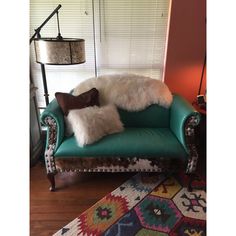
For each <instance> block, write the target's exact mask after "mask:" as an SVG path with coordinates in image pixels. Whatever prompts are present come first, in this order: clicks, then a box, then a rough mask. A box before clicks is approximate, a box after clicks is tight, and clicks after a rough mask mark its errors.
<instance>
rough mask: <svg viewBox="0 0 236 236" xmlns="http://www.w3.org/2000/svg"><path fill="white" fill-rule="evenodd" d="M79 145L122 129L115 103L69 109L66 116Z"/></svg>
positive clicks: (90, 142) (92, 141)
mask: <svg viewBox="0 0 236 236" xmlns="http://www.w3.org/2000/svg"><path fill="white" fill-rule="evenodd" d="M67 118H68V122H69V123H70V125H71V127H72V130H73V131H74V134H75V138H76V141H77V143H78V145H79V146H80V147H83V146H85V145H87V144H92V143H94V142H96V141H98V140H99V139H101V138H102V137H104V136H106V135H108V134H113V133H118V132H121V131H123V130H124V128H123V124H122V122H121V121H120V117H119V114H118V111H117V109H116V107H115V105H112V104H110V105H106V106H103V107H97V106H93V107H86V108H83V109H75V110H70V111H69V114H68V116H67Z"/></svg>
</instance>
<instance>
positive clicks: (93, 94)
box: [55, 88, 99, 116]
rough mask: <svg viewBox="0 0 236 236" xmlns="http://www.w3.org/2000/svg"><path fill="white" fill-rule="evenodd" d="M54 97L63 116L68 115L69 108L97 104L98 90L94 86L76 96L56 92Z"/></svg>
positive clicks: (80, 107)
mask: <svg viewBox="0 0 236 236" xmlns="http://www.w3.org/2000/svg"><path fill="white" fill-rule="evenodd" d="M55 97H56V99H57V102H58V104H59V106H60V107H61V109H62V111H63V113H64V115H65V116H67V115H68V112H69V110H73V109H82V108H85V107H89V106H99V92H98V90H97V89H96V88H92V89H90V90H89V91H87V92H85V93H82V94H80V95H78V96H73V95H72V94H69V93H60V92H57V93H55Z"/></svg>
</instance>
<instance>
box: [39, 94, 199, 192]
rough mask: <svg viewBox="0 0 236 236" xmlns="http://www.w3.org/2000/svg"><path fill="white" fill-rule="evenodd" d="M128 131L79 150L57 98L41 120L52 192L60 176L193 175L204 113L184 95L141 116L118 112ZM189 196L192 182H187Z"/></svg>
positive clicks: (142, 112) (140, 112) (148, 110)
mask: <svg viewBox="0 0 236 236" xmlns="http://www.w3.org/2000/svg"><path fill="white" fill-rule="evenodd" d="M119 113H120V117H121V120H122V122H123V123H124V126H125V131H124V132H121V133H118V134H112V135H108V136H106V137H104V138H103V139H101V140H100V141H98V142H96V143H94V144H91V145H89V146H86V147H84V148H81V147H79V146H78V145H77V143H76V140H75V137H74V136H71V137H66V136H65V123H64V116H63V113H62V111H61V108H60V107H59V105H58V103H57V101H56V100H55V99H54V100H53V101H52V102H51V103H50V104H49V105H48V106H47V108H46V109H45V111H44V112H43V114H42V116H41V120H42V122H43V123H44V124H45V125H46V126H47V140H46V147H45V164H46V170H47V177H48V179H49V181H50V183H51V187H50V190H51V191H54V190H55V178H54V176H55V175H56V174H57V173H58V172H63V171H75V172H125V171H134V172H153V171H154V172H174V171H181V170H184V171H185V173H186V174H188V175H190V176H193V174H194V173H195V170H196V167H197V160H198V153H197V150H196V146H195V138H194V129H195V126H197V125H198V124H199V122H200V114H199V113H198V112H197V111H196V110H195V109H194V108H193V107H192V106H191V105H190V104H189V103H188V102H187V101H186V100H185V99H184V98H183V97H181V96H179V95H173V103H172V105H171V107H170V108H169V109H166V108H163V107H160V106H158V105H156V104H154V105H151V106H149V107H148V108H146V109H145V110H143V111H139V112H127V111H124V110H120V109H119ZM189 180H190V181H189V185H188V187H189V190H190V191H191V182H192V178H189Z"/></svg>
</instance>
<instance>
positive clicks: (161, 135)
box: [55, 128, 187, 161]
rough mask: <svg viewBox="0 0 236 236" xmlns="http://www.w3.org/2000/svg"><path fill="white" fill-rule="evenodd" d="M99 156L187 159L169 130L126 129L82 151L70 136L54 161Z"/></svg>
mask: <svg viewBox="0 0 236 236" xmlns="http://www.w3.org/2000/svg"><path fill="white" fill-rule="evenodd" d="M96 156H113V157H115V156H119V157H135V156H136V157H169V158H176V157H178V158H180V159H182V160H183V161H185V160H186V159H187V153H186V152H185V150H184V148H183V146H182V145H181V144H180V143H179V141H178V139H177V138H176V137H175V135H174V134H173V133H172V132H171V130H170V129H168V128H126V129H125V131H123V132H121V133H117V134H112V135H108V136H105V137H104V138H102V139H101V140H100V141H98V142H96V143H94V144H91V145H88V146H85V147H79V146H78V145H77V143H76V140H75V137H74V136H71V137H68V138H66V139H65V140H64V141H63V142H62V143H61V145H60V146H59V148H58V149H57V150H56V152H55V158H60V157H63V158H66V157H78V158H80V157H96Z"/></svg>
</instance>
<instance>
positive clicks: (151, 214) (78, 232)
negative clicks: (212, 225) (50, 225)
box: [54, 173, 206, 236]
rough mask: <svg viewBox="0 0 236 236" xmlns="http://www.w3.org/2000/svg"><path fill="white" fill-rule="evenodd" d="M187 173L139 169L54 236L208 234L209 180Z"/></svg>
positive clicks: (180, 235)
mask: <svg viewBox="0 0 236 236" xmlns="http://www.w3.org/2000/svg"><path fill="white" fill-rule="evenodd" d="M186 181H187V179H186V176H185V175H183V176H180V175H176V176H172V177H166V176H165V175H163V174H158V173H152V174H148V173H139V174H136V175H135V176H133V177H132V178H130V179H129V180H128V181H126V182H125V183H123V184H122V185H121V186H120V187H118V188H117V189H115V190H114V191H113V192H111V193H109V194H108V195H106V196H105V197H104V198H102V199H101V200H100V201H98V202H97V203H96V204H95V205H93V206H92V207H91V208H89V209H88V210H86V211H85V212H83V213H82V214H81V215H80V216H78V217H77V218H76V219H74V220H73V221H71V222H70V223H69V224H67V225H66V226H65V227H63V228H62V229H60V230H59V231H58V232H56V233H55V234H54V236H99V235H103V236H132V235H135V236H154V235H156V236H205V235H206V191H205V188H206V184H205V181H204V180H199V181H195V183H194V185H193V186H194V190H193V191H192V192H188V191H187V189H186V188H185V187H184V186H186Z"/></svg>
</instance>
